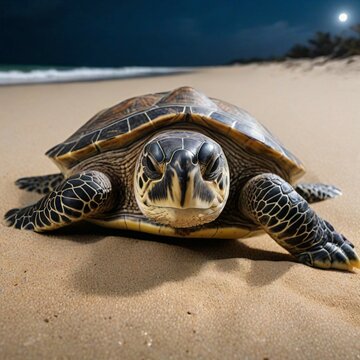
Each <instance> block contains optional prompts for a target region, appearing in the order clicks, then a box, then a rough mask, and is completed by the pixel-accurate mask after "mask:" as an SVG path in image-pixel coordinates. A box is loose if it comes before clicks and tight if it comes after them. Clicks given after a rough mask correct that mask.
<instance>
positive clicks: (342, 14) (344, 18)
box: [339, 12, 349, 22]
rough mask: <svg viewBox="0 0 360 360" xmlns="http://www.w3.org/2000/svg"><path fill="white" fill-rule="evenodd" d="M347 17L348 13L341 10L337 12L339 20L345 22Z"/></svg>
mask: <svg viewBox="0 0 360 360" xmlns="http://www.w3.org/2000/svg"><path fill="white" fill-rule="evenodd" d="M348 17H349V16H348V14H347V13H344V12H343V13H341V14H339V21H341V22H346V21H347V20H348Z"/></svg>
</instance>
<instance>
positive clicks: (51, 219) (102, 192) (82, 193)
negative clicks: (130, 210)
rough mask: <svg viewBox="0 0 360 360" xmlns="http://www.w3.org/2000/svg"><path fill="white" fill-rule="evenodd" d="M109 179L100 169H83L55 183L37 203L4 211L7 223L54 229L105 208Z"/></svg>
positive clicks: (38, 229) (108, 195)
mask: <svg viewBox="0 0 360 360" xmlns="http://www.w3.org/2000/svg"><path fill="white" fill-rule="evenodd" d="M110 197H111V183H110V180H109V179H108V177H107V176H106V175H105V174H103V173H101V172H99V171H86V172H83V173H80V174H77V175H74V176H71V177H70V178H68V179H66V181H65V182H63V183H62V184H60V185H58V186H57V187H56V188H55V189H54V190H53V191H51V192H50V193H48V194H47V195H45V196H44V197H43V198H42V199H40V200H39V201H38V202H37V203H35V204H33V205H30V206H27V207H24V208H22V209H12V210H10V211H8V212H7V213H6V214H5V221H6V222H7V224H8V226H13V227H15V228H17V229H27V230H34V231H37V232H42V231H47V230H53V229H56V228H59V227H63V226H65V225H68V224H70V223H72V222H76V221H79V220H82V219H85V218H87V217H90V216H94V214H96V213H98V212H101V211H105V210H107V209H108V207H109V204H110V202H111V199H110Z"/></svg>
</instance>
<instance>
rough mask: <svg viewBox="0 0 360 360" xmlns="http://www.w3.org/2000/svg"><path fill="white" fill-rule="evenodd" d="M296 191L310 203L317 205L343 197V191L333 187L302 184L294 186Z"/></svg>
mask: <svg viewBox="0 0 360 360" xmlns="http://www.w3.org/2000/svg"><path fill="white" fill-rule="evenodd" d="M294 189H295V191H296V192H297V193H298V194H300V195H301V196H302V197H303V198H304V199H305V200H306V201H307V202H308V203H310V204H311V203H315V202H319V201H323V200H327V199H331V198H334V197H336V196H339V195H341V190H340V189H338V188H337V187H335V186H333V185H327V184H318V183H317V184H307V183H301V184H297V185H295V186H294Z"/></svg>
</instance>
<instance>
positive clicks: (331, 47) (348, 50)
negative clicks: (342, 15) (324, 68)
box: [285, 24, 360, 59]
mask: <svg viewBox="0 0 360 360" xmlns="http://www.w3.org/2000/svg"><path fill="white" fill-rule="evenodd" d="M351 30H352V32H353V35H349V36H339V35H332V34H330V33H329V32H321V31H318V32H317V33H315V35H314V36H313V37H312V38H311V39H309V40H308V42H307V44H306V45H302V44H296V45H294V46H293V47H292V48H291V49H290V50H289V51H288V52H287V54H286V55H285V56H286V57H287V58H293V59H299V58H316V57H318V56H327V57H330V58H344V57H348V56H353V55H360V24H358V25H354V26H352V27H351Z"/></svg>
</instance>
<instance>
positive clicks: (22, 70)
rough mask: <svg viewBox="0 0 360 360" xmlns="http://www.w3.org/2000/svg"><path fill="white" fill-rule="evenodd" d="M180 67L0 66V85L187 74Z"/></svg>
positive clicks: (186, 69) (184, 69)
mask: <svg viewBox="0 0 360 360" xmlns="http://www.w3.org/2000/svg"><path fill="white" fill-rule="evenodd" d="M189 71H191V69H190V68H180V67H138V66H134V67H122V68H88V67H81V68H44V67H43V68H41V67H31V66H23V67H16V66H15V67H12V66H0V85H15V84H36V83H57V82H73V81H91V80H107V79H121V78H131V77H141V76H156V75H166V74H177V73H182V72H189Z"/></svg>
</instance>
